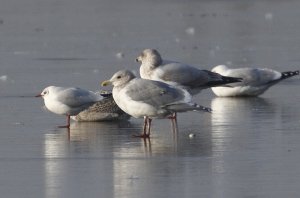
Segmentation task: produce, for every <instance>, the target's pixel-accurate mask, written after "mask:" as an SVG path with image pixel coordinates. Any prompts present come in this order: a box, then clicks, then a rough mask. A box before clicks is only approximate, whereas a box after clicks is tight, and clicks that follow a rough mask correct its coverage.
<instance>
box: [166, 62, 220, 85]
mask: <svg viewBox="0 0 300 198" xmlns="http://www.w3.org/2000/svg"><path fill="white" fill-rule="evenodd" d="M165 63H166V64H165V65H163V66H162V68H161V69H163V71H164V72H163V75H162V76H161V79H162V80H164V81H172V82H177V83H179V84H181V85H184V86H188V87H190V88H195V87H200V86H206V85H207V83H209V82H210V81H213V80H221V77H220V75H211V74H213V72H209V71H207V70H200V69H197V68H195V67H192V66H189V65H184V64H181V63H177V62H168V61H166V62H165Z"/></svg>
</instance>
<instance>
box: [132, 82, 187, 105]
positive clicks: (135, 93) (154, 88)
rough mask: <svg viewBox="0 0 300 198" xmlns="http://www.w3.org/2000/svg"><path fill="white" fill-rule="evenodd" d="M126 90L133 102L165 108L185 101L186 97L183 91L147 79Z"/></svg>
mask: <svg viewBox="0 0 300 198" xmlns="http://www.w3.org/2000/svg"><path fill="white" fill-rule="evenodd" d="M126 89H127V91H126V93H127V95H129V96H130V97H131V99H132V100H135V101H142V102H143V103H147V104H150V105H153V106H164V105H167V104H170V103H174V102H176V101H180V100H183V99H184V98H185V97H186V96H185V93H184V91H182V90H181V89H176V88H172V87H170V86H169V85H167V84H165V83H162V82H158V81H152V80H146V79H136V81H135V83H134V84H131V85H129V86H127V87H126Z"/></svg>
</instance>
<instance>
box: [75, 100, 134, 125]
mask: <svg viewBox="0 0 300 198" xmlns="http://www.w3.org/2000/svg"><path fill="white" fill-rule="evenodd" d="M71 118H72V119H73V120H76V121H81V122H84V121H86V122H97V121H113V120H128V119H129V118H130V115H128V114H127V113H125V112H124V111H122V110H121V109H120V108H119V107H118V105H117V104H116V103H115V101H114V99H113V97H112V96H107V97H105V98H104V99H103V100H101V101H98V102H96V103H95V104H93V105H92V106H90V107H89V108H88V109H86V110H84V111H82V112H80V113H79V114H78V115H76V116H72V117H71Z"/></svg>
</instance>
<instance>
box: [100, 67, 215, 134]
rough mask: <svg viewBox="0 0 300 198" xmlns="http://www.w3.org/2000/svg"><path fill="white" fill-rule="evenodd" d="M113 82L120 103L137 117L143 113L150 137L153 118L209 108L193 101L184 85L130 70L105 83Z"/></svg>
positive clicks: (145, 128) (145, 131)
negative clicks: (151, 78) (158, 79)
mask: <svg viewBox="0 0 300 198" xmlns="http://www.w3.org/2000/svg"><path fill="white" fill-rule="evenodd" d="M109 84H112V85H113V86H114V88H113V97H114V100H115V101H116V103H117V105H118V106H119V107H120V108H121V109H122V110H123V111H125V112H126V113H128V114H130V115H131V116H133V117H135V118H142V117H144V128H143V134H142V135H140V136H139V137H143V138H148V137H149V136H150V127H151V121H152V118H166V117H168V116H170V115H172V114H173V113H175V112H186V111H206V112H210V111H211V109H210V108H206V107H203V106H200V105H198V104H195V103H192V102H191V95H190V94H189V93H188V92H187V91H186V90H184V89H181V88H176V87H172V86H170V85H168V84H166V83H163V82H159V81H152V80H147V79H141V78H136V77H135V75H134V74H133V73H132V72H131V71H128V70H120V71H118V72H117V73H115V74H114V75H113V76H112V77H111V79H110V80H106V81H104V82H102V86H107V85H109Z"/></svg>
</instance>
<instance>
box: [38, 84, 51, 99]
mask: <svg viewBox="0 0 300 198" xmlns="http://www.w3.org/2000/svg"><path fill="white" fill-rule="evenodd" d="M52 88H53V86H49V87H46V88H45V89H44V90H43V91H42V92H41V93H40V94H38V95H36V96H35V97H42V98H44V97H47V96H48V95H49V94H50V92H51V91H50V90H51V89H52Z"/></svg>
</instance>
